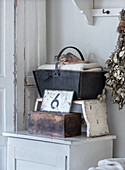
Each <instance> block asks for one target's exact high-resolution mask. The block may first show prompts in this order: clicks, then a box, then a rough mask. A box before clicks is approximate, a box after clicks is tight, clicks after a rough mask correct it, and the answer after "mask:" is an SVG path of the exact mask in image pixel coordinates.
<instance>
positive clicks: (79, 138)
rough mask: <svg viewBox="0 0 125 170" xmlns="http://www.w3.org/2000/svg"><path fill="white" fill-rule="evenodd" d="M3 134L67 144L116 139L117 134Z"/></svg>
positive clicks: (23, 132) (22, 132)
mask: <svg viewBox="0 0 125 170" xmlns="http://www.w3.org/2000/svg"><path fill="white" fill-rule="evenodd" d="M3 136H6V137H12V138H19V139H27V140H34V141H41V142H49V143H58V144H65V145H71V144H80V143H89V142H99V141H105V140H113V139H116V136H114V135H107V136H101V137H94V138H87V137H86V136H85V134H84V133H83V134H82V135H80V136H76V137H70V138H57V137H45V136H44V137H43V136H36V135H31V134H29V133H28V131H20V132H17V133H16V132H5V133H3Z"/></svg>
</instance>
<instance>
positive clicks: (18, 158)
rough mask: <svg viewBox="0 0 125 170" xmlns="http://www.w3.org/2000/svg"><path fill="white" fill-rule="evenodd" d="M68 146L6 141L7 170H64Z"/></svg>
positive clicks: (16, 140)
mask: <svg viewBox="0 0 125 170" xmlns="http://www.w3.org/2000/svg"><path fill="white" fill-rule="evenodd" d="M67 154H68V145H60V144H56V143H55V144H51V143H45V142H39V141H32V140H31V141H30V140H20V139H13V138H9V139H8V169H7V170H16V169H17V170H22V169H23V170H32V169H33V170H34V169H37V170H41V169H44V170H49V169H51V170H66V156H67Z"/></svg>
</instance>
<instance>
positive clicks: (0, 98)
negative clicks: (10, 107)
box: [0, 89, 5, 133]
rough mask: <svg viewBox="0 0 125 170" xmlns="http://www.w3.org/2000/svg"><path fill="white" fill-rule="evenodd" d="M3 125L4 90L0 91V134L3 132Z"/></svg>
mask: <svg viewBox="0 0 125 170" xmlns="http://www.w3.org/2000/svg"><path fill="white" fill-rule="evenodd" d="M4 124H5V89H0V133H2V131H3V130H4Z"/></svg>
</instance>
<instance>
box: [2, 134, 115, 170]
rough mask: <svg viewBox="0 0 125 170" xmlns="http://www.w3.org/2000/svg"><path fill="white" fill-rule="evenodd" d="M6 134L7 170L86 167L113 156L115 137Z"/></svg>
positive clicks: (83, 169) (69, 169)
mask: <svg viewBox="0 0 125 170" xmlns="http://www.w3.org/2000/svg"><path fill="white" fill-rule="evenodd" d="M4 135H7V136H8V170H32V169H33V170H35V169H37V170H41V169H43V170H87V169H88V168H89V167H91V166H97V162H98V161H99V160H100V159H104V158H109V157H112V151H113V138H114V136H104V137H98V138H92V139H87V138H85V137H83V136H78V137H72V138H68V139H64V138H62V139H61V138H60V139H59V138H58V139H57V138H55V139H54V138H50V137H48V138H47V137H46V138H45V137H41V136H33V135H32V136H30V135H21V134H12V133H11V134H9V133H6V134H4ZM30 137H31V138H30Z"/></svg>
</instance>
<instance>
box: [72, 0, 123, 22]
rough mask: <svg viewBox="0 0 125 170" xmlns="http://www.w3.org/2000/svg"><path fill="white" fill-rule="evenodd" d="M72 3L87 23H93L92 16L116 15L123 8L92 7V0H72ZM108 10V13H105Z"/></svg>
mask: <svg viewBox="0 0 125 170" xmlns="http://www.w3.org/2000/svg"><path fill="white" fill-rule="evenodd" d="M72 2H73V3H74V5H75V6H76V7H77V8H78V9H79V11H80V13H81V14H83V15H84V17H85V19H86V21H87V23H88V24H89V25H93V18H94V17H117V16H119V15H120V14H119V12H120V11H121V10H122V9H123V8H107V9H105V8H104V9H103V8H102V9H93V6H94V5H93V0H72ZM107 11H108V13H107Z"/></svg>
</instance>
